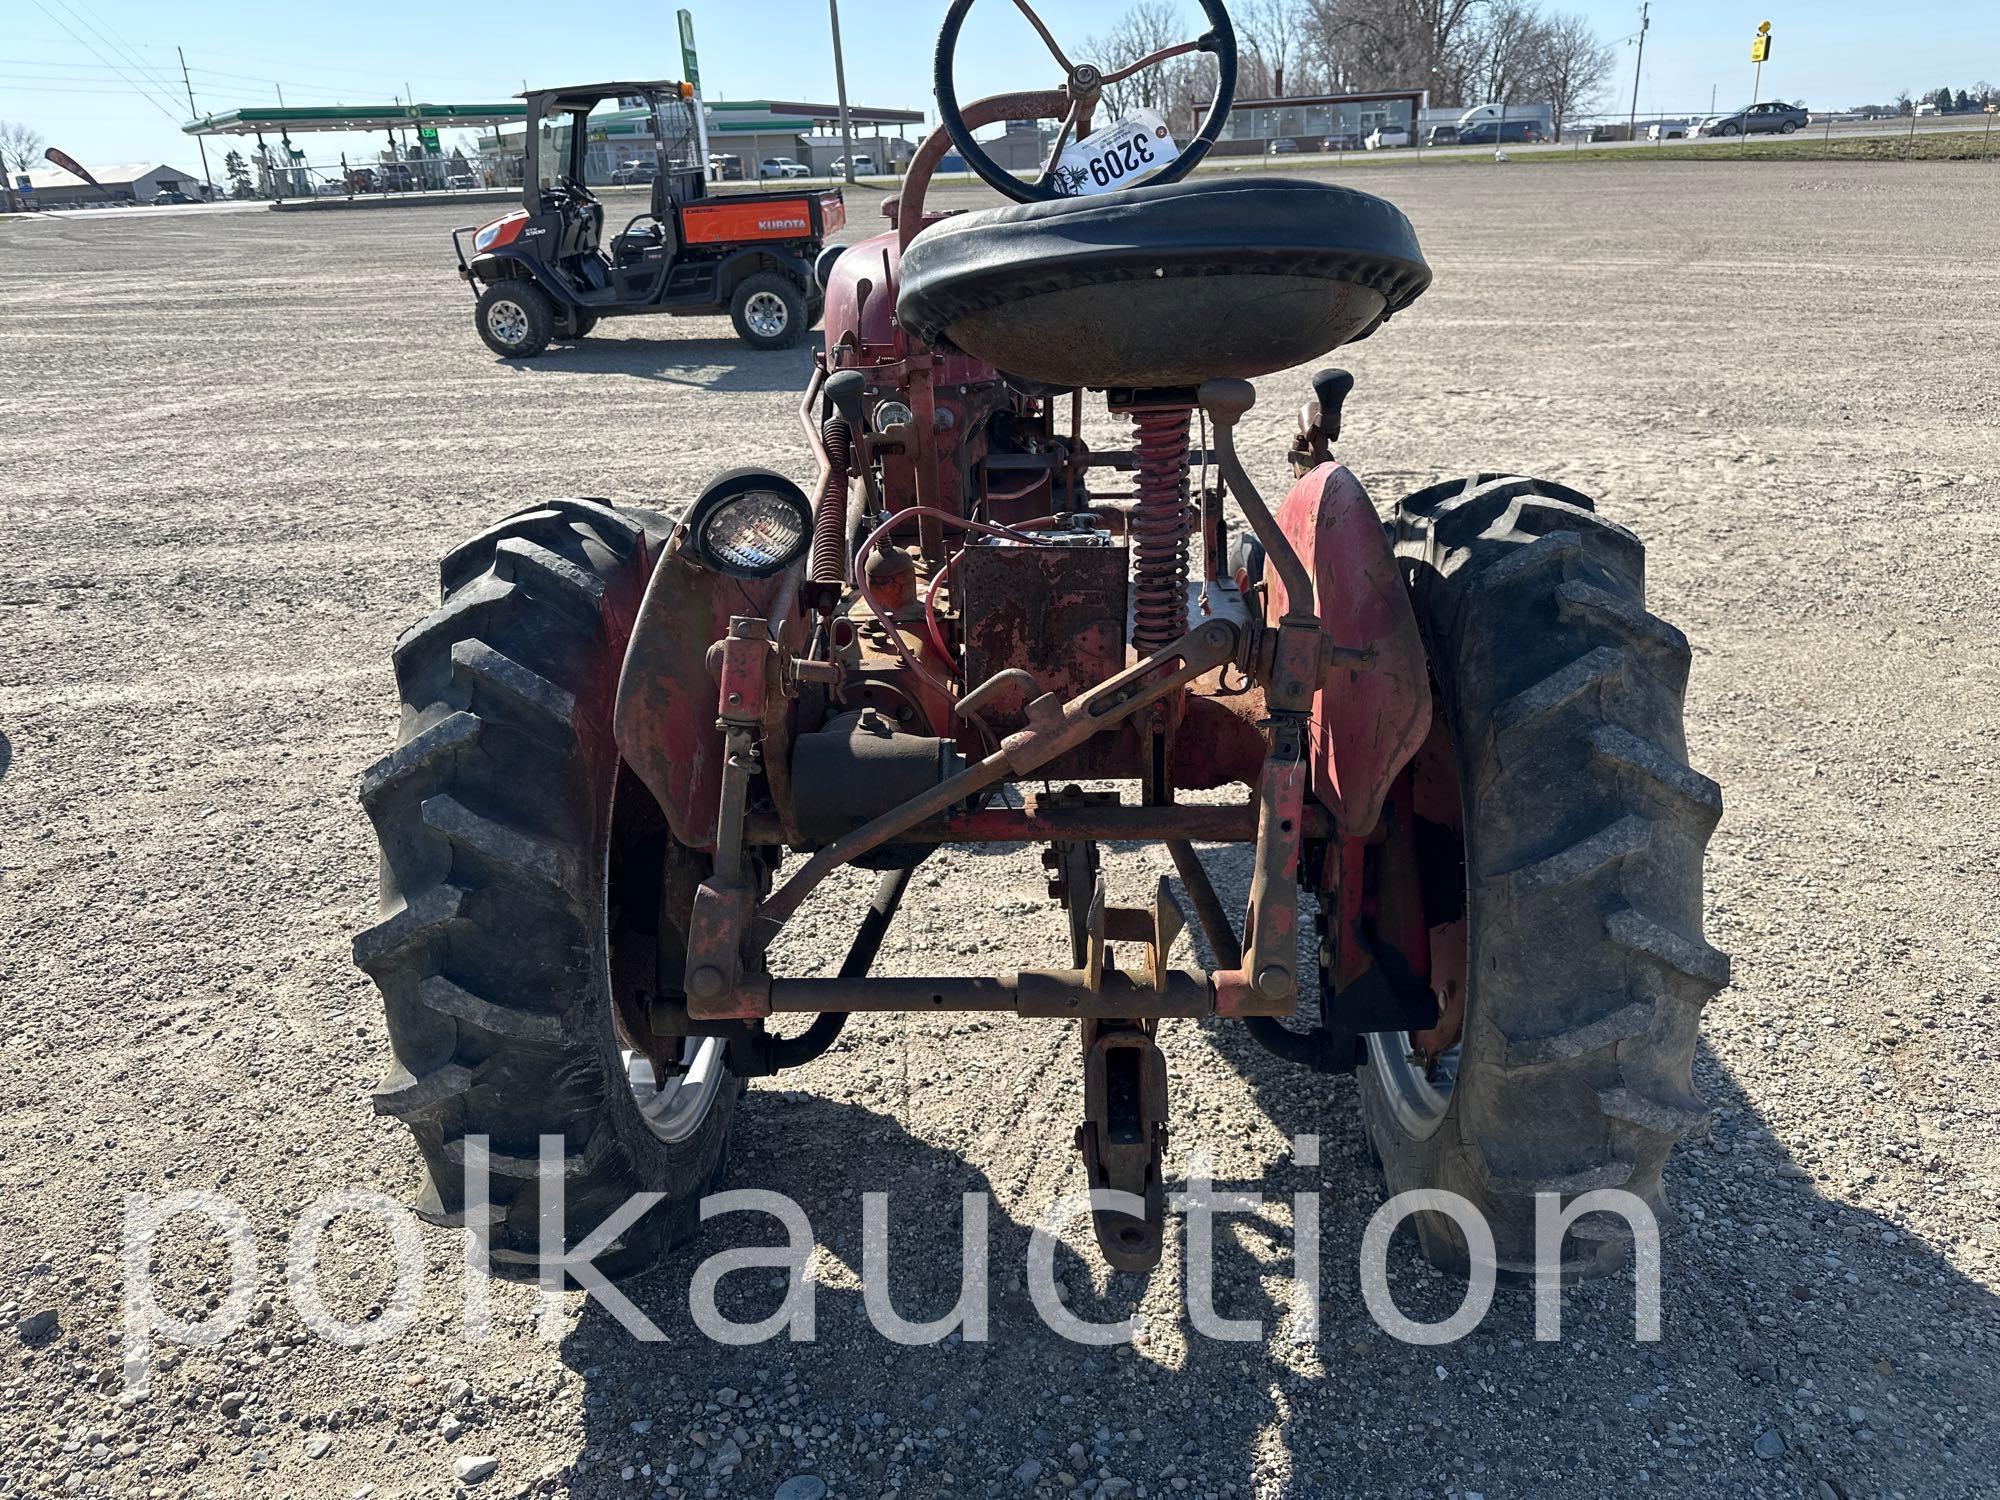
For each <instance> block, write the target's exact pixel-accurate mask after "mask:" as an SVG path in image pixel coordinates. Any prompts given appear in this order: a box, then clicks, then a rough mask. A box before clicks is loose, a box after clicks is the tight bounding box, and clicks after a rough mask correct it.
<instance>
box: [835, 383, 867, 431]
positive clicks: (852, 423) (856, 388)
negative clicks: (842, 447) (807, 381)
mask: <svg viewBox="0 0 2000 1500" xmlns="http://www.w3.org/2000/svg"><path fill="white" fill-rule="evenodd" d="M867 389H868V377H867V376H866V375H863V374H862V373H861V372H860V371H859V370H839V371H836V372H835V373H834V374H832V375H829V376H827V377H826V399H827V400H829V401H831V402H832V403H833V409H834V410H835V411H837V412H839V413H840V420H841V421H843V422H845V423H846V424H847V429H848V431H850V432H859V431H860V430H861V396H862V392H864V391H865V390H867Z"/></svg>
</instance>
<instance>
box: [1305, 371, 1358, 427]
mask: <svg viewBox="0 0 2000 1500" xmlns="http://www.w3.org/2000/svg"><path fill="white" fill-rule="evenodd" d="M1312 385H1313V396H1314V398H1315V399H1316V400H1318V402H1319V430H1320V433H1321V434H1322V435H1323V436H1324V437H1325V438H1326V440H1327V441H1328V442H1329V443H1331V442H1333V441H1334V440H1335V439H1336V438H1338V437H1339V436H1340V408H1341V407H1342V406H1343V405H1345V404H1346V401H1347V398H1348V397H1349V396H1351V395H1353V394H1354V377H1353V376H1352V375H1351V374H1349V373H1348V372H1347V371H1346V370H1321V371H1320V372H1319V373H1318V374H1317V375H1315V376H1313V382H1312Z"/></svg>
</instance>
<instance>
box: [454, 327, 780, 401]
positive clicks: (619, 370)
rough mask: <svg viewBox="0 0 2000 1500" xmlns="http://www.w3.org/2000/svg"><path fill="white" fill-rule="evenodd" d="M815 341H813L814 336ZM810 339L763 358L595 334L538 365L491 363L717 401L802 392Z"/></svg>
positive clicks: (731, 342)
mask: <svg viewBox="0 0 2000 1500" xmlns="http://www.w3.org/2000/svg"><path fill="white" fill-rule="evenodd" d="M814 337H815V338H816V335H815V336H814ZM813 342H814V339H811V338H809V339H808V340H807V341H806V342H804V343H802V344H800V345H799V346H798V347H797V348H794V349H775V350H771V351H768V352H763V351H759V350H755V349H751V348H749V347H747V346H746V345H745V344H744V343H743V341H742V340H741V339H739V338H736V337H735V336H733V335H732V336H730V337H728V338H691V339H675V338H645V337H624V338H621V337H618V336H617V335H607V334H604V333H602V332H601V331H600V332H597V333H593V334H592V335H591V336H590V337H589V338H587V339H584V340H582V341H580V342H578V343H574V344H558V345H555V346H553V347H552V348H551V349H550V350H549V351H548V352H547V353H546V354H544V355H542V356H541V357H540V358H539V359H523V360H505V359H498V358H496V359H495V360H494V363H495V364H496V365H498V366H500V367H502V368H503V369H506V370H509V371H513V372H518V373H519V374H520V375H521V376H523V377H524V378H530V377H531V378H541V379H551V378H557V377H564V376H578V375H584V376H591V377H593V378H595V377H599V376H604V375H622V376H624V377H625V378H626V379H628V380H644V381H651V382H656V383H658V384H662V385H673V386H681V387H683V388H685V389H688V390H698V391H713V392H715V393H716V394H717V395H728V394H737V393H748V392H768V391H803V390H805V388H806V382H807V381H808V380H810V379H811V377H812V347H813Z"/></svg>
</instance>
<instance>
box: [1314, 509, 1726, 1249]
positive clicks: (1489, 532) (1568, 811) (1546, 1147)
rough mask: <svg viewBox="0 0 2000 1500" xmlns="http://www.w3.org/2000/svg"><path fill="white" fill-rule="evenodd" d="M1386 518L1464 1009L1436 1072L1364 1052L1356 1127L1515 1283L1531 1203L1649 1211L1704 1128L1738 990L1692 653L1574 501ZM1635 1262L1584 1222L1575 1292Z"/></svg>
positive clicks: (1395, 1188)
mask: <svg viewBox="0 0 2000 1500" xmlns="http://www.w3.org/2000/svg"><path fill="white" fill-rule="evenodd" d="M1393 524H1394V541H1395V548H1396V553H1397V556H1398V557H1399V559H1401V562H1402V567H1403V569H1404V574H1405V578H1406V579H1407V581H1408V585H1409V589H1410V596H1411V600H1412V602H1413V604H1414V605H1415V608H1416V612H1417V618H1418V620H1419V622H1420V624H1421V625H1422V628H1423V632H1424V636H1425V640H1426V643H1427V646H1428V649H1429V653H1430V658H1431V664H1432V672H1433V675H1434V685H1435V688H1436V702H1437V708H1438V711H1439V715H1440V718H1439V729H1438V730H1437V731H1434V733H1433V735H1432V737H1431V740H1430V742H1429V743H1428V744H1427V746H1426V749H1425V751H1424V752H1422V753H1421V754H1420V756H1419V764H1418V765H1416V766H1415V767H1413V768H1412V773H1411V774H1412V775H1413V776H1415V777H1419V778H1421V777H1422V776H1423V775H1424V770H1425V767H1424V765H1423V760H1424V757H1425V756H1426V755H1428V756H1430V757H1432V759H1433V764H1432V774H1433V777H1434V778H1435V779H1434V781H1433V782H1432V785H1434V786H1437V787H1441V788H1443V789H1444V790H1443V792H1442V795H1443V796H1444V797H1445V798H1446V799H1447V801H1449V799H1450V798H1451V790H1450V789H1451V788H1452V786H1453V785H1454V784H1455V786H1456V788H1457V811H1458V813H1459V814H1460V815H1461V816H1462V821H1463V830H1464V831H1463V840H1462V843H1460V842H1459V841H1458V840H1456V839H1453V838H1452V837H1451V836H1450V833H1449V830H1446V837H1445V842H1446V844H1448V845H1450V846H1451V847H1450V848H1449V849H1448V850H1447V851H1446V853H1445V854H1444V856H1443V857H1442V858H1440V857H1438V855H1437V854H1436V852H1435V844H1433V854H1432V858H1431V863H1432V866H1433V868H1432V870H1431V871H1430V872H1428V873H1429V874H1430V875H1432V876H1434V877H1435V876H1437V875H1440V874H1442V875H1443V876H1445V877H1446V879H1448V880H1449V881H1450V882H1452V884H1451V885H1447V886H1446V889H1447V891H1451V890H1453V889H1454V887H1456V886H1457V883H1458V882H1461V881H1462V887H1460V888H1462V889H1463V892H1464V898H1465V904H1464V913H1463V916H1464V923H1463V926H1462V927H1460V928H1456V929H1453V928H1443V929H1439V928H1433V948H1432V955H1433V972H1434V975H1435V974H1437V973H1441V972H1446V971H1445V970H1443V969H1440V968H1439V967H1438V962H1437V961H1438V959H1439V956H1440V952H1441V949H1440V946H1439V944H1440V943H1441V942H1444V943H1456V944H1457V956H1458V957H1460V958H1462V960H1463V963H1464V970H1463V972H1464V974H1465V976H1466V979H1465V986H1464V989H1465V995H1464V998H1465V1010H1464V1021H1463V1026H1462V1029H1461V1031H1460V1032H1459V1040H1458V1043H1457V1045H1456V1046H1454V1047H1452V1048H1450V1049H1449V1050H1448V1051H1445V1052H1443V1053H1442V1055H1441V1056H1439V1057H1438V1058H1437V1061H1436V1064H1435V1065H1434V1066H1433V1067H1429V1068H1427V1067H1425V1066H1423V1065H1421V1064H1420V1063H1418V1062H1416V1061H1413V1060H1412V1058H1413V1053H1412V1049H1411V1047H1410V1046H1409V1045H1407V1044H1406V1042H1407V1039H1406V1038H1405V1036H1404V1035H1403V1034H1402V1033H1377V1034H1375V1035H1372V1036H1370V1037H1369V1038H1368V1039H1367V1040H1368V1050H1367V1058H1366V1061H1365V1063H1364V1065H1363V1067H1362V1068H1361V1070H1360V1076H1359V1084H1360V1092H1361V1102H1362V1112H1363V1116H1364V1119H1365V1121H1366V1125H1367V1130H1368V1135H1369V1138H1370V1144H1371V1145H1372V1146H1373V1147H1374V1149H1375V1151H1376V1153H1377V1154H1378V1156H1379V1157H1380V1159H1381V1162H1382V1166H1383V1171H1384V1175H1385V1177H1386V1178H1387V1181H1388V1186H1389V1190H1390V1191H1391V1192H1392V1193H1400V1192H1404V1191H1407V1190H1409V1189H1413V1188H1444V1189H1448V1190H1450V1191H1453V1192H1456V1193H1459V1194H1461V1195H1463V1196H1464V1197H1465V1198H1467V1199H1469V1200H1470V1201H1471V1203H1472V1204H1473V1205H1474V1206H1475V1207H1476V1208H1477V1209H1478V1210H1479V1211H1480V1212H1481V1213H1482V1214H1483V1215H1484V1216H1485V1218H1486V1221H1487V1223H1488V1225H1489V1226H1490V1228H1491V1229H1492V1232H1493V1237H1494V1243H1495V1251H1496V1258H1497V1260H1498V1264H1499V1270H1500V1273H1501V1274H1502V1275H1503V1276H1508V1277H1510V1278H1515V1279H1518V1278H1520V1277H1525V1276H1528V1275H1531V1274H1532V1273H1533V1269H1534V1250H1535V1199H1536V1195H1537V1194H1539V1193H1554V1194H1559V1195H1562V1197H1563V1198H1564V1200H1565V1201H1567V1199H1568V1198H1570V1197H1572V1196H1574V1195H1576V1194H1579V1193H1583V1192H1586V1191H1589V1190H1591V1189H1594V1188H1623V1189H1626V1190H1627V1191H1629V1192H1632V1193H1634V1194H1636V1195H1638V1196H1639V1197H1640V1198H1642V1199H1644V1200H1645V1201H1646V1202H1647V1203H1648V1204H1649V1205H1650V1206H1651V1207H1652V1208H1653V1209H1654V1211H1655V1212H1656V1213H1658V1212H1659V1210H1660V1209H1661V1207H1662V1206H1663V1205H1662V1187H1661V1169H1662V1167H1663V1165H1664V1164H1665V1162H1666V1159H1667V1155H1668V1153H1669V1152H1670V1151H1671V1150H1672V1148H1673V1145H1674V1143H1675V1142H1676V1141H1678V1140H1681V1139H1683V1138H1685V1137H1688V1136H1691V1135H1696V1134H1699V1133H1701V1132H1703V1131H1705V1130H1706V1128H1707V1125H1708V1114H1707V1111H1706V1109H1705V1107H1704V1105H1703V1103H1702V1101H1701V1099H1700V1098H1699V1097H1698V1096H1697V1095H1696V1094H1695V1092H1694V1086H1693V1078H1692V1070H1693V1063H1694V1052H1695V1043H1696V1038H1697V1033H1698V1030H1699V1026H1700V1020H1701V1010H1702V1007H1703V1005H1705V1004H1706V1003H1707V1001H1708V999H1709V997H1710V996H1712V995H1713V994H1714V993H1715V992H1716V991H1717V990H1718V989H1720V988H1721V987H1722V986H1723V985H1724V984H1725V983H1726V982H1727V981H1728V977H1729V961H1728V959H1727V957H1726V956H1725V955H1723V954H1722V953H1720V952H1718V951H1716V950H1715V949H1714V948H1711V947H1710V946H1709V945H1708V944H1707V943H1706V942H1705V941H1703V939H1702V921H1701V910H1702V858H1703V851H1704V850H1705V848H1706V846H1707V844H1708V838H1709V834H1710V832H1711V831H1712V830H1713V829H1714V827H1715V824H1716V821H1717V819H1718V818H1719V817H1720V816H1721V813H1722V797H1721V793H1720V792H1719V791H1718V789H1717V788H1716V785H1715V783H1714V782H1712V781H1710V780H1709V779H1708V778H1707V777H1705V776H1702V775H1700V774H1699V773H1697V772H1695V771H1693V770H1691V769H1690V768H1689V766H1688V764H1687V747H1686V741H1685V738H1684V736H1683V733H1682V727H1681V704H1682V697H1683V694H1684V692H1685V690H1686V686H1687V674H1688V662H1689V653H1688V645H1687V641H1686V639H1685V638H1684V637H1683V636H1682V635H1681V633H1680V632H1679V631H1678V630H1676V629H1674V628H1673V627H1672V626H1671V625H1669V624H1667V623H1666V622H1665V621H1663V620H1661V619H1659V618H1658V617H1657V616H1655V615H1651V614H1648V613H1647V612H1646V609H1645V604H1644V576H1645V575H1644V567H1645V564H1644V549H1643V548H1642V547H1641V545H1640V543H1639V541H1638V539H1637V538H1635V537H1634V536H1633V535H1632V534H1631V533H1630V532H1627V531H1625V530H1624V529H1623V528H1621V527H1618V526H1615V525H1613V524H1611V523H1610V522H1608V521H1604V520H1601V519H1599V518H1598V517H1597V516H1596V515H1595V514H1593V511H1592V506H1591V502H1590V501H1589V500H1587V499H1586V498H1585V497H1584V496H1582V495H1580V494H1577V493H1576V492H1575V491H1573V490H1568V489H1565V488H1563V487H1562V486H1560V485H1556V484H1550V483H1546V482H1543V481H1540V480H1533V479H1520V478H1499V477H1494V476H1478V477H1477V478H1475V479H1472V480H1467V481H1464V482H1459V483H1451V484H1444V485H1438V486H1435V487H1433V488H1431V489H1427V490H1423V491H1420V492H1419V493H1417V494H1415V495H1412V496H1410V497H1409V498H1408V499H1406V500H1404V501H1403V502H1402V504H1401V505H1400V506H1399V507H1398V508H1397V512H1396V518H1395V521H1394V523H1393ZM1435 831H1436V830H1435V829H1433V830H1431V832H1432V833H1433V835H1435ZM1417 832H1418V834H1419V838H1418V843H1419V846H1420V847H1423V845H1424V843H1425V840H1424V837H1423V835H1424V833H1425V832H1426V830H1425V826H1424V824H1423V823H1422V822H1421V821H1420V822H1419V823H1418V824H1417ZM1461 857H1462V860H1463V865H1462V868H1461V866H1460V865H1459V864H1458V860H1459V859H1460V858H1461ZM1323 931H1324V929H1323ZM1415 1224H1416V1228H1417V1234H1418V1238H1419V1241H1420V1243H1421V1245H1422V1248H1423V1251H1424V1254H1425V1256H1426V1257H1427V1258H1428V1259H1429V1260H1430V1261H1431V1262H1432V1263H1434V1264H1436V1265H1438V1266H1440V1267H1443V1268H1445V1269H1447V1270H1451V1271H1455V1272H1457V1273H1458V1274H1461V1275H1463V1274H1465V1273H1466V1271H1467V1270H1468V1268H1469V1255H1468V1251H1467V1248H1466V1243H1465V1240H1464V1238H1463V1236H1462V1234H1461V1233H1460V1232H1459V1230H1458V1227H1457V1225H1456V1224H1455V1223H1454V1222H1453V1221H1452V1220H1450V1219H1449V1218H1447V1217H1445V1216H1442V1215H1433V1214H1421V1215H1418V1216H1417V1218H1416V1220H1415ZM1628 1246H1629V1237H1627V1236H1626V1235H1625V1233H1624V1225H1623V1222H1622V1221H1620V1220H1616V1219H1614V1218H1612V1217H1611V1216H1608V1215H1592V1216H1589V1217H1587V1218H1586V1219H1584V1220H1581V1221H1579V1222H1578V1224H1577V1225H1576V1226H1575V1227H1574V1228H1573V1229H1572V1230H1571V1232H1570V1235H1569V1236H1568V1238H1567V1239H1566V1240H1565V1243H1564V1248H1563V1255H1564V1263H1563V1267H1562V1270H1563V1275H1564V1278H1565V1279H1566V1280H1568V1279H1574V1278H1577V1277H1581V1276H1588V1275H1596V1274H1602V1273H1605V1272H1608V1271H1611V1270H1613V1269H1615V1268H1616V1267H1617V1266H1618V1265H1619V1264H1620V1263H1621V1261H1622V1260H1623V1259H1624V1256H1625V1254H1626V1251H1627V1249H1628Z"/></svg>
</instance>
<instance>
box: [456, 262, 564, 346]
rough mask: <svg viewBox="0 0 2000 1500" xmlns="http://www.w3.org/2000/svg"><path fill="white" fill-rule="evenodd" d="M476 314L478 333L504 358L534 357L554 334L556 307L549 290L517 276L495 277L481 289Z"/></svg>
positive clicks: (487, 344) (547, 344)
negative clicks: (497, 279) (545, 290)
mask: <svg viewBox="0 0 2000 1500" xmlns="http://www.w3.org/2000/svg"><path fill="white" fill-rule="evenodd" d="M474 315H475V316H476V317H477V319H478V321H479V336H480V337H481V338H482V339H484V340H486V347H487V348H489V349H491V350H492V351H493V352H494V353H495V354H497V355H499V356H500V357H501V358H502V359H531V358H533V357H534V356H535V355H537V354H540V353H541V352H542V351H543V350H544V349H546V348H548V346H549V340H550V339H552V338H554V337H555V330H556V310H555V307H554V305H553V304H551V303H550V301H549V298H548V294H547V293H546V292H544V291H543V290H542V289H541V288H540V287H538V286H536V285H535V284H534V283H533V282H532V281H524V280H521V279H520V278H518V277H514V278H509V279H508V280H506V281H496V282H494V283H493V284H492V285H491V286H489V287H487V288H486V290H485V291H483V292H481V293H480V294H479V305H478V307H477V308H476V309H475V314H474Z"/></svg>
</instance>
